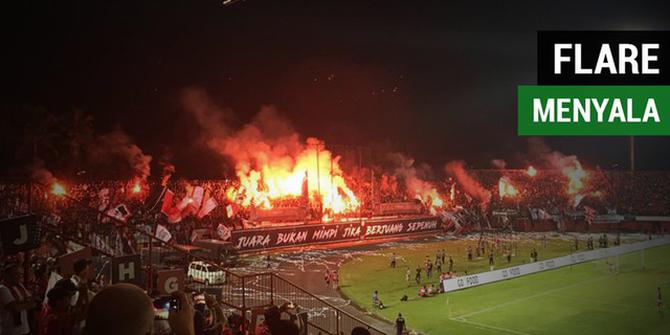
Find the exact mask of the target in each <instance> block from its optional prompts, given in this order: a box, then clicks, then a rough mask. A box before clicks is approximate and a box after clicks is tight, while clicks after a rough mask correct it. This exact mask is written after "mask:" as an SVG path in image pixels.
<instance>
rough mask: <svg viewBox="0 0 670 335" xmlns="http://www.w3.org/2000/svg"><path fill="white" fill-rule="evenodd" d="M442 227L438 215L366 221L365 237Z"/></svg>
mask: <svg viewBox="0 0 670 335" xmlns="http://www.w3.org/2000/svg"><path fill="white" fill-rule="evenodd" d="M439 229H441V225H440V222H439V220H438V218H436V217H426V218H416V219H409V220H395V221H377V222H366V223H365V238H375V237H385V236H391V235H404V234H416V233H423V232H427V231H434V230H439Z"/></svg>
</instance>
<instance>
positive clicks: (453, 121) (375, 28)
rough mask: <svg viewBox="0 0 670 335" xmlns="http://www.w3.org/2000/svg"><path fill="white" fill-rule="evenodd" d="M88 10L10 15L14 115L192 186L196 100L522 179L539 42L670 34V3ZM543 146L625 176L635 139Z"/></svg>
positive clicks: (195, 4)
mask: <svg viewBox="0 0 670 335" xmlns="http://www.w3.org/2000/svg"><path fill="white" fill-rule="evenodd" d="M90 2H91V1H49V2H47V3H41V2H38V1H15V2H12V3H11V4H10V5H7V4H6V6H9V7H5V8H3V12H4V13H3V14H4V15H3V16H4V18H3V22H4V23H3V24H4V25H5V28H4V29H3V30H4V32H5V34H8V35H9V36H6V37H5V38H4V39H3V44H4V46H5V48H3V49H4V51H3V54H4V57H3V58H5V60H4V61H3V65H4V67H5V70H4V71H3V77H4V81H5V84H6V87H8V88H7V89H5V90H4V92H5V94H6V96H5V97H3V99H2V105H3V113H4V114H5V115H6V116H8V117H10V118H12V117H15V116H16V115H12V114H13V113H19V112H18V110H19V109H18V108H17V107H16V106H19V105H37V106H44V108H46V109H47V110H48V111H50V112H52V113H56V114H58V113H63V112H65V111H67V110H71V109H73V108H76V109H81V110H83V111H85V112H86V113H90V114H92V115H94V117H95V125H96V128H97V129H96V130H97V131H100V132H104V131H107V130H109V129H112V128H114V127H121V128H123V129H124V130H125V131H126V132H127V133H129V134H130V135H131V136H133V138H135V140H136V141H137V143H138V145H139V146H140V147H142V148H143V149H144V151H145V152H148V153H150V154H153V155H155V156H160V155H161V154H162V153H164V152H171V153H172V154H173V160H174V163H175V165H176V166H177V169H178V170H179V171H181V172H183V173H184V174H185V175H188V174H191V175H192V174H199V173H205V172H203V171H206V170H207V166H206V165H207V164H208V163H207V162H208V161H207V159H206V158H203V157H205V156H207V155H208V154H209V153H208V152H207V150H206V149H204V148H200V149H198V148H193V147H192V145H191V143H192V142H193V139H194V138H196V137H197V136H198V134H197V130H196V129H197V127H196V126H195V123H194V121H193V120H192V118H191V117H190V116H189V115H188V114H186V113H184V111H183V105H182V103H181V99H180V97H181V94H182V92H183V90H184V89H185V88H199V89H202V90H204V91H206V92H207V93H208V94H209V96H210V97H211V98H212V99H213V100H214V101H215V102H216V103H217V104H218V105H220V106H225V107H229V108H231V109H233V110H234V111H235V115H236V120H235V122H236V123H237V124H238V125H241V124H244V123H245V122H248V121H249V120H250V118H251V117H252V116H253V115H254V114H255V113H256V112H257V111H258V110H259V109H260V107H261V106H262V105H268V104H269V105H274V106H276V107H277V109H279V110H280V111H281V113H282V115H284V116H285V117H286V118H288V119H290V120H291V121H292V122H293V124H294V126H295V128H296V129H297V130H298V131H299V132H300V133H301V134H302V135H304V136H317V137H320V138H323V139H324V140H325V141H326V143H332V144H354V145H366V146H370V147H373V148H374V149H375V150H389V151H400V152H404V153H407V154H408V155H410V156H413V157H415V158H416V159H417V160H418V161H420V162H426V163H429V164H432V165H433V166H435V167H436V168H439V167H441V166H442V165H443V164H444V163H445V162H447V161H449V160H453V159H464V160H466V161H467V162H468V163H469V164H470V165H471V166H475V167H480V168H487V167H490V164H489V162H490V160H491V159H493V158H502V159H505V160H507V161H508V166H512V167H519V166H523V164H525V163H526V162H525V159H526V158H527V152H528V150H529V149H528V145H527V139H526V138H521V137H518V136H517V135H516V102H515V101H516V86H517V85H519V84H535V83H536V32H537V30H541V29H545V30H622V29H627V30H670V21H668V14H669V13H670V5H669V4H668V2H667V1H656V2H645V1H627V2H625V3H621V2H614V1H574V2H570V4H565V1H551V2H550V1H490V3H486V2H484V1H285V0H281V1H280V0H275V1H264V0H246V1H238V2H237V3H234V4H232V5H229V6H224V5H222V3H221V1H208V0H200V1H142V4H138V2H139V1H93V2H95V4H93V3H90ZM3 131H4V132H6V134H5V135H4V136H5V137H6V136H10V135H11V136H20V134H21V131H22V129H21V127H11V128H10V129H7V127H5V128H3ZM7 132H8V133H7ZM7 134H10V135H7ZM5 137H3V138H5ZM544 140H545V142H546V143H547V144H548V145H549V146H550V147H551V148H552V149H554V150H559V151H561V152H563V153H565V154H576V155H578V156H579V157H580V159H581V160H582V162H583V163H584V164H585V165H586V166H589V167H595V166H600V167H603V168H613V167H614V168H619V169H626V168H628V162H627V160H628V138H627V137H611V138H603V137H573V138H565V137H555V138H545V139H544ZM636 143H637V158H638V160H637V168H638V169H669V168H670V158H669V157H668V154H667V153H668V149H670V140H669V139H667V138H637V139H636ZM3 145H4V144H3ZM194 159H200V161H199V162H202V163H201V164H202V165H205V167H202V166H194V164H193V163H192V162H193V161H194Z"/></svg>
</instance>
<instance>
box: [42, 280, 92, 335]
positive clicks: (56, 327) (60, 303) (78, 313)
mask: <svg viewBox="0 0 670 335" xmlns="http://www.w3.org/2000/svg"><path fill="white" fill-rule="evenodd" d="M72 286H74V285H72ZM77 289H78V292H79V296H78V298H77V302H76V304H75V306H74V307H73V306H72V304H71V302H72V297H73V296H74V294H75V292H77V291H75V290H73V289H72V288H69V287H65V286H64V285H58V284H57V285H56V286H54V288H52V289H51V290H49V292H48V293H47V307H48V312H47V315H46V318H45V321H44V324H45V328H46V329H45V330H44V332H42V333H43V334H46V335H65V334H67V335H70V334H72V333H73V331H74V329H75V325H76V324H77V323H78V322H81V321H82V320H84V319H85V317H86V309H87V307H88V294H87V293H88V287H87V286H86V284H85V283H84V282H82V283H80V284H79V287H78V288H77Z"/></svg>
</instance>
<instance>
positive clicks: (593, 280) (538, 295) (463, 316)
mask: <svg viewBox="0 0 670 335" xmlns="http://www.w3.org/2000/svg"><path fill="white" fill-rule="evenodd" d="M607 278H609V276H602V277H598V278H594V279H589V280H584V281H580V282H577V283H574V284H570V285H567V286H562V287H557V288H555V289H552V290H548V291H543V292H540V293H536V294H533V295H529V296H527V297H523V298H519V299H514V300H510V301H508V302H506V303H503V304H498V305H494V306H491V307H487V308H483V309H480V310H477V311H474V312H470V313H466V314H463V315H459V317H461V318H466V317H469V316H473V315H477V314H481V313H485V312H489V311H492V310H496V309H498V308H501V307H505V306H508V305H513V304H516V303H519V302H522V301H526V300H530V299H533V298H537V297H541V296H544V295H548V294H551V293H554V292H559V291H562V290H565V289H569V288H573V287H576V286H579V285H583V284H587V283H591V282H595V281H600V280H603V279H607Z"/></svg>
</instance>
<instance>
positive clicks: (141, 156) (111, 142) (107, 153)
mask: <svg viewBox="0 0 670 335" xmlns="http://www.w3.org/2000/svg"><path fill="white" fill-rule="evenodd" d="M90 150H91V155H92V157H93V158H94V160H95V161H105V160H109V159H110V158H122V159H124V160H125V161H126V162H127V163H128V165H129V166H130V168H131V169H132V170H133V173H134V174H135V176H137V177H140V178H142V179H143V180H144V179H146V178H147V177H148V176H149V175H151V156H150V155H147V154H145V153H144V152H143V151H142V149H140V147H138V146H137V145H136V144H135V143H134V142H133V141H132V139H131V138H130V136H128V135H127V134H126V133H125V132H123V131H121V130H114V131H112V132H109V133H107V134H104V135H101V136H99V137H98V138H97V139H96V143H95V146H93V147H92V148H91V149H90Z"/></svg>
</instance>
